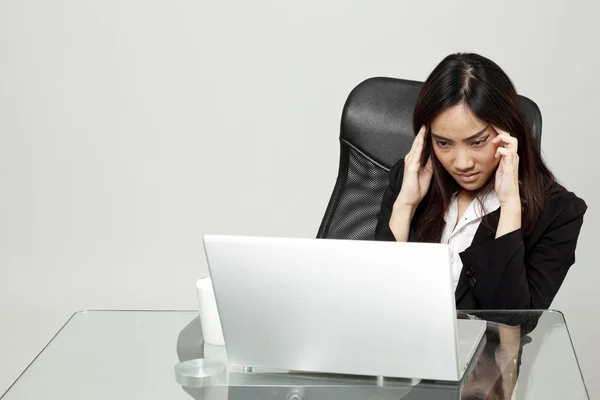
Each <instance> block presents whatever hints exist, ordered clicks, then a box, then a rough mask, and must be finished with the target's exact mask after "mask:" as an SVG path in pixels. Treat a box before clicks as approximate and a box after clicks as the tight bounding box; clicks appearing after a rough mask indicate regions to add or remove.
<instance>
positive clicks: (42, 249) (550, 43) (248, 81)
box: [0, 0, 600, 397]
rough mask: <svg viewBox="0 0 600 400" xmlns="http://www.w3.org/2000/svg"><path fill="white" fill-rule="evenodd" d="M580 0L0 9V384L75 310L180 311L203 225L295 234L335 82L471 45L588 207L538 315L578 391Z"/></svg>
mask: <svg viewBox="0 0 600 400" xmlns="http://www.w3.org/2000/svg"><path fill="white" fill-rule="evenodd" d="M597 4H598V3H594V2H592V1H576V2H569V3H567V2H561V1H542V0H537V1H528V2H517V1H504V2H493V3H492V2H479V1H453V2H441V1H440V2H407V1H372V2H354V1H342V0H330V1H327V2H321V1H316V0H307V1H303V2H275V1H264V0H260V1H254V2H243V1H237V2H232V1H222V2H197V1H191V0H190V1H184V0H178V1H170V2H166V1H157V0H144V1H142V0H121V1H116V0H108V1H102V2H100V1H91V0H77V1H76V0H55V1H52V2H48V1H42V0H19V1H17V0H4V1H2V2H0V185H1V188H2V189H1V192H0V193H1V194H0V392H2V391H3V390H4V389H5V388H6V387H7V386H8V385H9V384H10V383H11V382H12V381H13V380H14V379H15V378H16V377H17V375H18V374H19V372H20V371H21V370H22V369H23V368H24V367H25V366H26V365H27V364H28V362H29V361H30V360H31V359H32V358H33V357H34V356H35V354H37V352H38V351H39V350H40V349H41V348H42V347H43V345H44V344H45V343H46V342H47V340H48V339H50V337H51V336H52V335H53V334H54V333H55V332H56V330H57V329H58V328H59V327H60V326H61V324H62V323H63V322H64V321H65V320H66V319H67V318H68V317H69V315H70V314H71V313H73V312H74V311H76V310H80V309H87V308H133V309H136V308H144V309H153V308H160V309H168V308H186V309H191V308H194V307H195V306H196V300H195V293H194V281H195V279H196V278H198V277H201V276H204V275H205V274H206V267H205V261H204V255H203V252H202V246H201V236H202V235H203V234H204V233H233V234H252V235H278V236H296V237H312V236H314V235H315V233H316V230H317V228H318V225H319V222H320V219H321V217H322V214H323V211H324V209H325V206H326V204H327V201H328V198H329V195H330V192H331V189H332V187H333V184H334V180H335V176H336V172H337V161H338V160H337V157H338V143H337V135H338V128H339V118H340V113H341V108H342V105H343V102H344V100H345V98H346V96H347V94H348V92H349V91H350V90H351V89H352V87H354V86H355V85H356V84H357V83H359V82H360V81H362V80H363V79H365V78H367V77H371V76H378V75H385V76H395V77H403V78H409V79H418V80H423V79H425V77H426V76H427V75H428V73H429V72H430V71H431V69H432V68H433V67H434V66H435V64H436V63H438V62H439V61H440V60H441V59H442V58H443V57H444V56H445V55H446V54H448V53H451V52H456V51H474V52H479V53H481V54H483V55H485V56H488V57H490V58H492V59H493V60H495V61H496V62H497V63H499V64H500V65H501V66H502V67H503V68H505V70H506V71H507V72H508V73H509V75H510V76H511V77H512V78H513V80H514V82H515V84H516V86H517V88H518V90H519V91H520V92H521V93H522V94H525V95H526V96H528V97H531V98H532V99H534V100H535V101H536V102H537V103H538V105H539V106H540V108H541V109H542V112H543V116H544V139H543V145H542V147H543V150H544V154H545V156H546V159H547V161H548V162H549V164H550V166H551V167H552V169H553V170H554V171H555V172H556V174H557V176H558V177H559V179H560V180H561V181H562V182H563V183H564V184H565V185H566V186H568V187H569V189H571V190H573V191H575V192H576V193H577V194H578V195H580V196H581V197H583V198H584V199H585V200H587V202H588V205H589V206H590V209H589V212H588V214H587V218H586V223H585V225H584V229H583V232H582V236H581V239H580V242H579V248H578V257H577V264H576V266H575V267H574V268H573V269H572V271H571V272H570V274H569V276H568V277H567V280H566V282H565V283H564V286H563V288H562V290H561V292H560V293H559V295H558V297H557V299H556V300H555V302H554V304H553V307H555V308H558V309H560V310H563V311H564V312H565V313H566V316H567V320H568V323H569V325H570V329H571V334H572V337H573V341H574V344H575V347H576V349H577V351H578V354H579V357H580V362H581V365H582V367H583V370H584V374H585V377H586V378H587V383H588V386H589V389H590V392H591V395H592V396H593V397H596V396H599V395H600V383H599V382H600V350H598V347H597V346H596V344H597V341H596V339H597V337H598V336H599V335H600V322H599V320H598V318H597V317H596V315H597V314H598V313H597V305H598V301H597V300H596V299H597V295H596V293H597V290H595V289H596V286H597V282H598V280H599V278H600V272H599V269H598V268H597V266H596V257H594V251H593V250H594V247H593V246H594V243H593V238H592V235H593V227H594V226H598V224H599V223H600V214H599V213H598V211H597V210H598V205H600V200H598V199H599V197H598V189H597V186H596V185H595V184H593V183H594V182H595V181H596V176H597V173H598V170H599V168H598V166H597V164H591V161H596V153H597V151H598V149H599V148H600V139H599V137H598V135H597V129H598V128H597V126H598V124H597V120H596V116H597V110H598V109H599V108H600V97H598V96H597V93H598V92H599V90H600V84H599V83H598V79H597V75H596V74H597V71H598V70H599V69H600V56H599V55H598V51H597V45H596V44H595V43H594V40H593V38H595V37H598V36H600V26H599V25H598V24H597V21H596V17H595V16H596V15H598V11H599V6H598V5H597Z"/></svg>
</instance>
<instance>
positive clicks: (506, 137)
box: [492, 125, 519, 151]
mask: <svg viewBox="0 0 600 400" xmlns="http://www.w3.org/2000/svg"><path fill="white" fill-rule="evenodd" d="M492 126H493V127H494V130H495V131H496V132H497V133H498V136H496V137H495V138H494V139H493V140H492V143H500V142H503V143H504V144H505V146H504V147H511V148H513V147H514V150H515V151H516V150H517V146H518V144H519V141H518V140H517V138H516V137H514V136H512V135H511V134H510V133H508V132H506V131H505V130H502V129H500V128H498V127H497V126H496V125H492Z"/></svg>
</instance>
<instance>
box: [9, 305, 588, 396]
mask: <svg viewBox="0 0 600 400" xmlns="http://www.w3.org/2000/svg"><path fill="white" fill-rule="evenodd" d="M459 318H479V319H484V320H486V321H488V331H487V333H486V340H485V342H483V344H482V345H481V346H480V349H479V351H478V353H477V355H476V357H475V358H474V359H473V361H472V362H471V366H470V367H469V370H468V371H467V373H466V374H465V377H464V378H463V380H462V381H461V382H439V381H411V380H402V379H381V378H376V377H357V376H344V375H331V374H316V373H313V374H311V373H293V372H286V371H266V370H253V371H244V370H238V369H235V368H231V367H227V368H226V370H225V371H223V372H222V373H221V374H218V375H216V376H215V377H213V378H211V379H206V380H205V381H204V382H203V383H200V384H198V383H195V384H193V386H187V385H186V386H183V385H180V384H179V383H177V380H176V374H175V366H176V365H178V364H179V363H180V362H183V361H186V360H191V359H198V358H204V359H205V360H214V361H220V362H223V363H226V362H227V356H226V350H225V348H223V347H221V346H212V345H209V344H205V343H204V342H203V341H202V334H201V327H200V323H199V319H198V318H197V313H196V312H190V311H87V312H80V313H76V314H75V315H73V317H72V318H71V319H70V320H69V321H68V322H67V323H66V324H65V326H64V327H63V328H62V329H61V330H60V331H59V332H58V334H57V335H56V336H55V337H54V338H53V339H52V340H51V342H50V343H49V344H48V345H47V346H46V348H44V349H43V351H42V352H41V353H40V354H39V355H38V357H37V358H36V359H35V360H34V361H33V362H32V363H31V365H30V366H29V367H28V368H27V369H26V370H25V372H24V373H23V374H22V375H21V376H20V377H19V379H17V381H16V382H15V383H14V384H13V385H12V386H11V387H10V388H9V390H8V391H7V392H6V393H5V394H4V395H3V396H2V397H1V399H2V400H17V399H19V400H24V399H61V400H68V399H77V400H81V399H102V400H106V399H113V400H119V399H146V400H150V399H161V400H165V399H182V400H183V399H187V400H190V399H207V400H212V399H216V400H225V399H229V400H237V399H240V400H246V399H248V400H262V399H274V400H275V399H281V400H320V399H344V400H353V399H357V400H358V399H369V400H388V399H390V400H391V399H396V400H398V399H403V400H409V399H540V400H542V399H544V400H548V399H561V400H562V399H569V400H578V399H588V398H589V397H588V395H587V392H586V388H585V385H584V382H583V378H582V375H581V372H580V369H579V365H578V362H577V358H576V356H575V352H574V351H573V346H572V343H571V339H570V337H569V333H568V330H567V326H566V324H565V320H564V318H563V315H562V314H561V313H559V312H556V311H543V312H542V311H540V312H531V311H523V312H509V311H506V312H481V311H479V312H474V311H473V312H466V314H464V313H461V315H459ZM359 345H360V344H359ZM349 351H351V349H349Z"/></svg>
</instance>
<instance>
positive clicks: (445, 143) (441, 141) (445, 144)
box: [435, 140, 448, 148]
mask: <svg viewBox="0 0 600 400" xmlns="http://www.w3.org/2000/svg"><path fill="white" fill-rule="evenodd" d="M435 144H437V145H438V146H439V147H441V148H445V147H448V142H444V141H443V140H436V141H435Z"/></svg>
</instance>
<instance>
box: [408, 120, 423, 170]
mask: <svg viewBox="0 0 600 400" xmlns="http://www.w3.org/2000/svg"><path fill="white" fill-rule="evenodd" d="M424 128H425V126H422V127H421V129H419V132H418V133H417V135H416V136H415V138H414V139H413V142H412V145H411V146H410V150H409V151H408V153H406V157H404V161H405V162H406V163H408V162H409V161H410V160H411V159H412V155H413V153H414V152H415V149H416V148H417V147H418V146H419V140H420V137H421V134H422V132H423V131H424Z"/></svg>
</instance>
